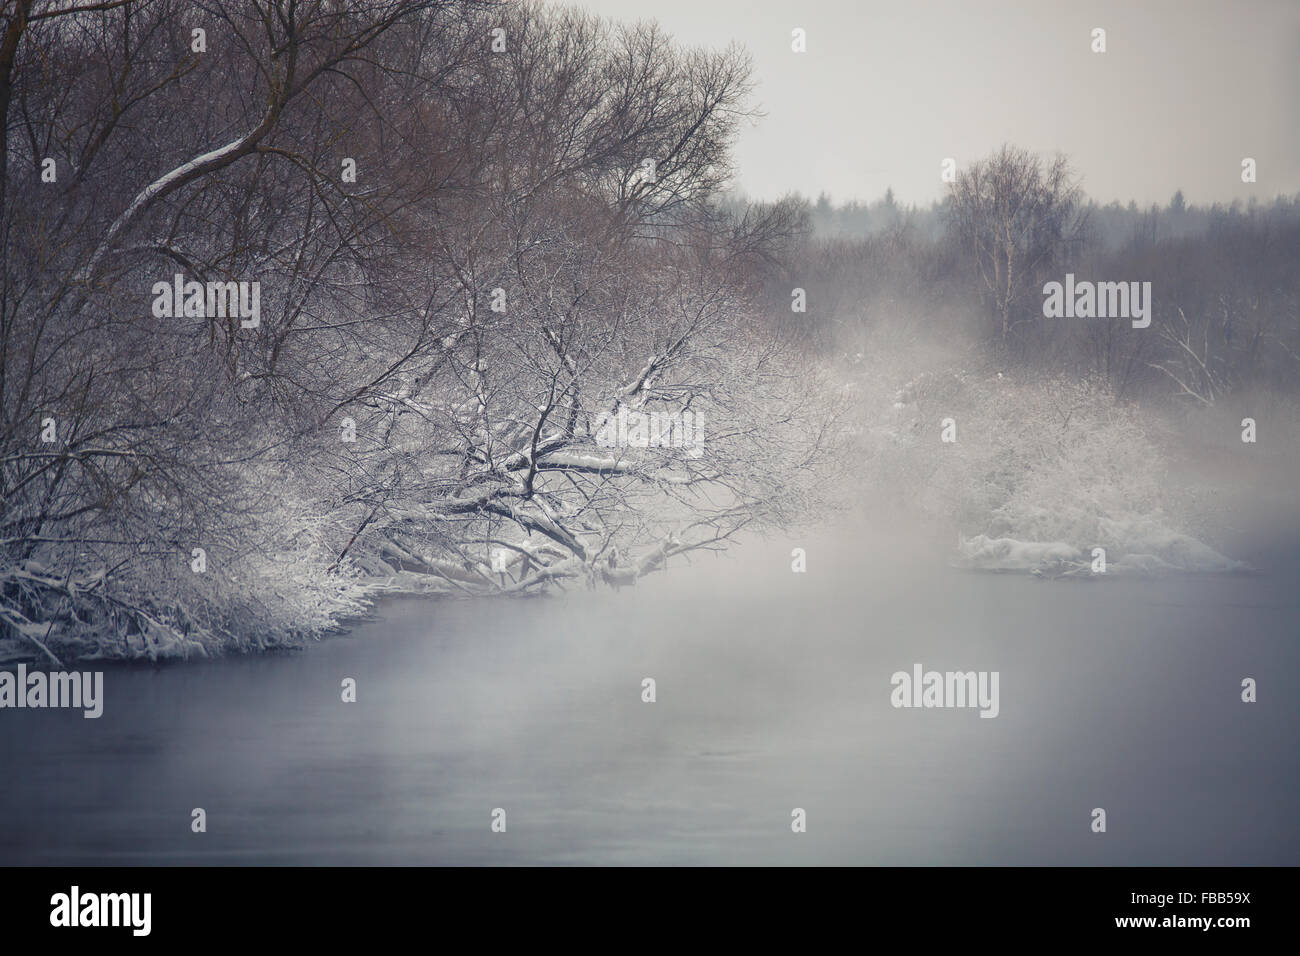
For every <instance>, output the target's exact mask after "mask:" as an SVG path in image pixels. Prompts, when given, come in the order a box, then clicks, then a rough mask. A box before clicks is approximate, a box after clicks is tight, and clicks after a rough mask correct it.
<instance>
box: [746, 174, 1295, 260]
mask: <svg viewBox="0 0 1300 956" xmlns="http://www.w3.org/2000/svg"><path fill="white" fill-rule="evenodd" d="M792 198H793V200H794V201H795V202H796V203H798V204H799V205H801V206H802V207H804V208H805V209H806V210H807V213H808V222H809V225H810V227H811V228H812V231H813V233H814V235H816V236H818V237H821V238H841V239H863V238H867V237H868V236H874V235H879V234H880V233H884V232H888V231H891V230H896V229H898V228H899V227H900V226H906V227H907V228H909V229H911V230H913V231H914V232H915V233H916V234H917V235H919V236H922V237H925V238H928V239H938V238H940V237H942V235H943V234H944V229H945V215H946V210H947V207H948V204H949V201H950V200H949V198H948V197H947V196H945V197H944V198H943V199H937V200H935V201H934V202H932V203H930V204H929V205H928V206H920V205H917V204H916V203H911V204H904V203H900V202H899V201H898V200H897V198H896V197H895V196H894V191H893V189H887V190H885V194H884V195H883V196H882V197H880V198H879V199H876V200H874V201H872V202H864V201H862V200H860V199H850V200H846V201H844V202H840V203H836V202H834V201H833V199H832V197H831V196H829V195H828V194H827V193H824V192H823V193H820V194H819V195H818V196H817V198H816V200H813V199H809V198H807V197H805V196H802V195H800V194H798V193H795V194H794V196H793V197H792ZM729 201H730V202H732V203H736V204H739V205H744V204H745V202H746V200H745V197H744V196H743V194H740V193H734V194H732V195H731V196H730V197H729ZM1086 208H1087V211H1088V215H1089V219H1090V222H1091V230H1090V239H1091V240H1092V241H1094V242H1096V243H1097V244H1098V245H1101V246H1104V247H1106V248H1110V249H1120V248H1123V247H1124V246H1126V245H1130V244H1135V243H1143V242H1148V243H1149V242H1158V241H1160V240H1164V239H1184V238H1186V237H1188V236H1196V235H1204V234H1206V233H1208V232H1210V231H1211V230H1213V229H1219V228H1225V227H1231V225H1232V224H1233V223H1238V222H1242V221H1251V220H1256V221H1257V220H1259V219H1261V218H1265V219H1268V220H1269V221H1271V222H1274V223H1283V222H1296V221H1298V220H1300V193H1297V194H1296V195H1294V196H1277V197H1275V198H1274V199H1273V200H1272V201H1271V202H1269V201H1264V202H1261V201H1259V200H1258V199H1255V198H1253V197H1252V198H1251V199H1250V200H1249V201H1248V202H1242V201H1241V200H1240V199H1234V200H1233V201H1232V202H1231V203H1226V204H1225V203H1221V202H1216V203H1211V204H1209V205H1204V204H1202V205H1197V204H1195V203H1192V202H1188V201H1187V198H1186V197H1185V196H1184V195H1183V191H1182V190H1181V189H1179V190H1177V191H1175V192H1174V194H1173V196H1172V197H1171V198H1170V200H1169V202H1168V203H1166V204H1165V205H1163V206H1162V205H1160V204H1159V203H1151V204H1150V205H1148V206H1139V205H1138V204H1137V202H1136V201H1134V200H1129V202H1128V204H1127V205H1124V204H1121V203H1120V202H1118V201H1117V200H1111V201H1110V202H1109V203H1106V204H1105V205H1102V204H1101V203H1099V202H1097V201H1096V200H1095V199H1089V200H1088V201H1087V207H1086Z"/></svg>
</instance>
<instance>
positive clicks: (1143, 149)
mask: <svg viewBox="0 0 1300 956" xmlns="http://www.w3.org/2000/svg"><path fill="white" fill-rule="evenodd" d="M576 5H578V6H584V7H586V8H587V9H589V10H592V11H594V12H596V13H599V14H601V15H603V16H607V17H610V18H612V19H619V20H637V19H655V20H658V21H659V22H660V23H661V24H663V25H664V26H665V27H667V28H668V30H669V31H670V32H671V33H672V34H673V35H674V36H675V37H676V38H677V39H678V40H680V41H682V42H684V43H687V44H691V45H705V46H710V47H723V46H726V44H727V43H728V42H729V41H731V40H736V41H738V42H740V43H741V44H743V45H744V46H745V47H747V48H748V49H749V51H750V53H751V54H752V56H753V59H754V72H755V77H756V79H757V80H758V87H757V90H756V94H755V95H756V98H757V102H758V105H759V106H760V107H761V108H762V109H763V110H765V111H766V113H767V116H766V118H764V119H762V120H760V121H759V122H758V124H757V125H756V126H755V127H754V128H752V129H745V130H744V131H743V132H742V133H741V136H740V138H739V141H738V143H737V147H736V153H735V155H736V159H737V162H738V166H739V179H738V185H739V186H740V187H741V188H742V189H744V190H745V192H747V193H748V194H749V195H751V196H755V197H760V198H774V197H776V196H779V195H782V194H784V193H786V192H789V191H791V190H798V191H799V192H802V193H804V194H805V195H812V196H815V195H816V194H817V193H819V192H821V191H823V190H824V191H826V192H829V193H830V194H831V196H832V197H833V198H834V199H835V200H836V201H840V200H844V199H849V198H853V197H857V198H860V199H874V198H877V197H879V196H880V195H881V194H882V193H883V192H884V191H885V188H886V187H888V186H892V187H893V188H894V191H895V193H896V194H897V195H898V197H899V199H901V200H903V201H905V202H918V203H928V202H929V201H930V200H932V199H936V198H938V196H939V195H940V191H941V188H942V183H941V182H940V179H939V169H940V162H941V160H942V159H943V158H944V157H949V156H950V157H953V158H954V159H955V160H956V161H957V164H958V166H962V165H964V164H966V163H967V162H970V161H971V160H973V159H977V158H979V157H981V156H984V155H985V154H987V153H989V152H990V151H991V150H993V149H994V148H996V147H997V146H998V145H999V144H1001V143H1002V142H1003V141H1010V142H1013V143H1016V144H1018V145H1021V146H1025V147H1028V148H1030V149H1033V150H1036V151H1042V152H1054V151H1056V150H1060V151H1062V152H1064V153H1066V154H1067V155H1069V156H1070V157H1071V159H1072V160H1073V161H1074V163H1075V166H1076V167H1077V169H1078V170H1079V171H1080V173H1082V175H1083V178H1084V188H1085V189H1086V190H1087V191H1088V193H1089V194H1090V195H1091V196H1093V197H1095V198H1097V199H1098V200H1100V201H1102V202H1108V201H1110V200H1111V199H1119V200H1121V201H1123V202H1127V201H1128V200H1129V199H1136V200H1137V201H1138V202H1139V203H1147V202H1152V201H1160V202H1164V201H1166V200H1168V198H1169V196H1170V195H1171V194H1172V193H1173V191H1174V189H1175V188H1178V187H1181V188H1182V189H1183V191H1184V193H1185V194H1186V196H1187V198H1188V201H1189V202H1196V203H1200V202H1209V201H1214V200H1231V199H1233V198H1234V197H1242V198H1249V197H1250V196H1252V195H1258V196H1259V197H1260V198H1261V199H1265V198H1271V197H1273V196H1274V195H1276V194H1278V193H1286V194H1292V193H1295V192H1297V191H1300V0H1087V2H1085V0H577V3H576ZM795 27H802V28H803V29H805V30H806V31H807V35H808V41H807V43H808V51H807V52H806V53H803V54H796V53H793V52H791V49H790V39H791V30H792V29H793V28H795ZM1094 27H1103V28H1104V29H1105V30H1106V41H1107V52H1106V53H1104V54H1098V53H1093V52H1092V50H1091V42H1092V41H1091V32H1092V29H1093V28H1094ZM1247 156H1249V157H1253V158H1254V159H1255V160H1256V162H1257V168H1258V171H1257V176H1258V182H1257V183H1256V184H1255V185H1253V186H1251V185H1247V184H1245V183H1243V182H1241V160H1242V158H1243V157H1247Z"/></svg>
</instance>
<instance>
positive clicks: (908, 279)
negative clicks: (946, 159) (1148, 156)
mask: <svg viewBox="0 0 1300 956" xmlns="http://www.w3.org/2000/svg"><path fill="white" fill-rule="evenodd" d="M727 203H728V204H729V205H730V206H731V207H732V208H735V209H745V210H748V211H749V213H750V214H751V215H755V214H756V212H757V211H758V210H767V211H771V210H774V209H781V210H783V211H784V217H785V219H786V221H789V222H793V223H796V224H797V226H796V227H792V228H791V230H790V235H789V238H788V240H787V241H786V243H785V244H784V246H782V247H781V248H780V249H779V251H776V252H775V253H774V252H772V251H771V250H768V252H767V254H766V255H765V257H764V258H763V260H762V261H761V262H759V263H756V266H755V268H756V269H757V271H758V272H759V273H760V274H761V276H762V279H761V283H762V285H763V286H764V288H765V294H766V297H767V298H766V301H767V303H768V308H769V309H770V313H769V314H770V315H772V316H773V317H774V319H775V321H777V322H779V323H780V324H782V325H785V324H787V323H790V322H791V321H792V319H791V312H792V311H793V312H794V313H795V315H794V316H793V325H794V326H795V327H796V328H797V329H799V331H800V332H801V334H802V335H803V336H804V337H805V340H806V341H807V342H809V343H810V344H812V345H813V346H814V347H815V348H817V349H819V350H821V351H830V350H834V351H839V352H844V351H848V352H850V353H853V352H855V351H860V350H861V349H863V348H866V347H875V346H879V345H880V343H881V342H882V341H883V342H890V341H894V342H896V341H898V337H899V336H902V337H905V338H909V339H915V337H916V336H918V335H935V336H937V337H939V338H940V339H942V340H943V341H945V342H948V343H953V344H956V343H965V344H967V345H968V346H970V347H971V350H972V355H974V354H976V353H977V352H978V353H982V354H985V355H986V356H993V357H995V358H996V361H997V362H998V363H1000V364H1005V365H1012V366H1017V367H1020V368H1023V369H1037V370H1041V371H1047V372H1050V373H1052V374H1068V375H1072V376H1074V377H1076V378H1090V379H1101V380H1104V381H1105V382H1106V384H1107V385H1108V386H1109V387H1110V388H1111V389H1112V390H1113V391H1114V392H1115V393H1116V394H1117V395H1119V396H1120V397H1127V398H1138V397H1142V398H1147V399H1156V400H1164V399H1171V398H1176V399H1178V400H1185V401H1189V402H1191V403H1193V404H1198V405H1206V406H1209V405H1213V404H1215V403H1216V402H1217V401H1219V400H1220V399H1221V398H1222V397H1224V396H1226V395H1228V394H1230V393H1233V392H1239V391H1242V390H1249V389H1256V388H1270V389H1278V390H1283V391H1288V392H1290V391H1294V390H1295V388H1296V386H1297V384H1300V375H1298V374H1297V373H1298V372H1300V269H1297V265H1298V264H1300V195H1297V196H1293V197H1289V198H1278V199H1276V200H1274V201H1272V202H1268V203H1263V202H1249V203H1241V202H1233V203H1232V204H1230V205H1227V206H1225V205H1223V204H1214V205H1210V206H1197V205H1191V204H1188V203H1186V201H1185V200H1184V197H1183V195H1182V193H1181V192H1177V193H1175V194H1174V196H1173V198H1172V199H1171V200H1170V202H1169V204H1168V205H1167V206H1165V207H1158V206H1152V207H1150V208H1148V209H1145V210H1143V209H1139V208H1138V207H1137V205H1136V204H1134V203H1130V204H1129V205H1128V206H1127V207H1123V206H1120V205H1119V204H1118V203H1111V204H1109V205H1106V206H1101V205H1098V204H1097V203H1096V202H1095V201H1093V200H1090V199H1088V197H1086V196H1085V195H1084V194H1083V192H1082V190H1081V188H1080V187H1079V179H1078V177H1077V175H1076V174H1075V172H1074V170H1073V169H1072V168H1071V166H1070V164H1069V161H1068V159H1067V158H1065V157H1060V156H1058V157H1056V158H1048V157H1043V156H1039V155H1036V154H1033V153H1030V152H1028V151H1026V150H1023V149H1019V148H1016V147H1014V146H1004V147H1002V148H1001V149H1000V150H998V151H997V152H995V153H993V154H992V155H990V156H989V157H987V158H986V159H984V160H981V161H979V162H977V163H974V164H971V166H969V167H968V168H967V169H965V170H962V171H961V172H960V173H959V174H958V176H957V181H956V182H955V183H953V184H952V185H951V186H950V188H949V192H948V194H947V195H946V196H945V197H944V199H943V200H942V201H941V202H936V203H934V204H932V205H931V206H930V207H928V208H916V207H906V206H903V205H901V204H899V203H898V202H897V201H896V200H895V198H894V196H893V194H892V192H888V193H886V195H885V196H884V197H883V198H882V199H880V200H877V201H876V202H873V203H860V202H852V203H848V204H844V205H840V206H834V205H832V203H831V202H830V200H829V198H828V197H826V196H825V195H823V196H821V197H820V198H819V199H818V200H817V201H816V202H809V201H808V200H807V199H806V198H803V197H800V196H797V195H795V196H789V197H786V198H785V199H782V200H781V201H779V202H777V203H772V204H756V203H746V202H745V201H744V200H743V199H741V198H739V197H738V196H736V195H734V194H733V195H732V196H730V197H728V200H727ZM1070 274H1072V275H1073V276H1074V277H1075V279H1077V280H1078V281H1079V282H1080V283H1083V282H1091V283H1107V284H1111V283H1124V284H1126V286H1128V287H1129V288H1132V284H1133V283H1139V284H1145V283H1150V290H1151V302H1150V304H1149V305H1150V310H1151V314H1150V316H1149V324H1143V323H1146V321H1147V320H1146V319H1142V320H1137V319H1136V318H1135V317H1131V316H1128V315H1115V314H1111V315H1106V314H1104V312H1099V313H1098V314H1095V315H1092V316H1088V315H1086V314H1084V315H1080V316H1079V317H1074V316H1075V313H1074V311H1073V310H1071V312H1070V313H1069V314H1070V315H1071V317H1070V318H1052V317H1048V316H1045V315H1044V287H1045V285H1046V284H1047V283H1050V282H1062V281H1063V280H1065V277H1066V276H1067V275H1070ZM1138 326H1140V327H1138ZM868 343H870V344H868Z"/></svg>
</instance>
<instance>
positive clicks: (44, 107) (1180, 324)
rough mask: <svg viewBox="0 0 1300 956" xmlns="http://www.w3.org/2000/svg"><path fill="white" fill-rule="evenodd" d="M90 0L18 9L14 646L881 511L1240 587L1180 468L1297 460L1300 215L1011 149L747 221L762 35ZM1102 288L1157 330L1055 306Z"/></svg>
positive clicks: (9, 77) (289, 608) (319, 611)
mask: <svg viewBox="0 0 1300 956" xmlns="http://www.w3.org/2000/svg"><path fill="white" fill-rule="evenodd" d="M83 6H84V7H86V9H83V10H70V8H69V6H68V5H67V4H63V3H53V2H36V0H17V2H15V3H10V4H8V5H7V6H6V7H5V9H4V13H3V15H2V16H0V131H2V133H0V135H3V137H4V139H3V143H2V146H3V150H4V158H5V162H4V165H3V167H2V168H0V267H2V269H3V277H2V278H0V397H2V402H0V405H2V408H3V413H2V417H0V483H2V485H3V512H2V513H0V524H2V525H3V529H2V530H0V659H19V658H27V659H43V660H47V661H55V660H57V661H68V660H72V659H77V658H87V657H95V658H139V657H149V658H155V659H156V658H160V657H174V656H182V657H183V656H191V655H206V654H212V653H218V652H222V651H227V650H236V649H238V650H250V649H261V648H267V647H273V646H284V645H293V644H296V643H300V642H302V641H303V640H306V639H311V638H314V637H317V636H319V635H321V634H322V633H324V632H326V631H328V630H330V629H331V628H335V627H337V626H339V625H340V624H341V623H343V622H346V621H348V620H351V619H353V618H355V617H356V616H358V615H361V614H363V613H365V611H366V608H367V607H368V605H369V603H370V602H372V601H373V600H374V599H375V598H376V596H378V595H381V594H385V593H390V592H394V591H397V592H415V593H431V594H446V595H480V594H491V593H498V592H499V593H507V594H515V595H537V594H544V593H547V592H549V591H551V590H552V589H556V588H569V589H572V588H574V587H579V588H581V587H602V588H603V587H624V586H628V585H632V584H635V582H636V580H637V579H638V578H639V577H641V576H643V575H647V574H651V573H661V572H663V571H665V570H666V571H667V572H668V573H673V571H674V569H675V568H676V569H680V568H683V567H685V566H686V562H687V561H688V560H690V559H691V557H692V555H693V553H697V552H702V551H712V550H718V549H722V548H725V547H727V546H728V545H729V544H730V543H731V542H733V541H734V540H735V538H736V537H737V536H738V535H740V534H741V533H744V534H749V533H762V532H764V531H770V530H772V529H778V528H790V527H798V526H800V525H802V524H805V523H808V522H813V521H817V520H823V519H825V518H827V517H829V516H831V515H833V514H835V513H837V512H838V511H839V510H842V509H846V508H851V507H859V506H862V505H864V503H865V504H867V505H869V506H870V507H872V508H877V509H880V510H882V511H889V512H891V513H895V514H898V513H903V514H907V515H912V516H915V521H916V526H917V527H918V528H919V529H924V533H926V534H930V533H933V534H934V535H935V536H936V537H939V538H942V539H943V540H945V541H946V547H947V548H948V549H949V550H951V551H952V554H951V555H949V557H951V558H952V559H954V560H956V561H957V562H958V563H961V564H963V565H966V566H970V567H975V568H981V569H989V570H1025V571H1030V570H1036V571H1040V572H1041V571H1044V570H1048V571H1051V572H1052V573H1068V572H1069V571H1070V570H1072V569H1075V568H1078V567H1087V566H1088V565H1089V563H1090V562H1092V561H1093V560H1094V559H1093V557H1092V556H1091V552H1092V550H1093V549H1094V548H1095V547H1102V548H1105V549H1106V551H1107V555H1108V559H1109V561H1110V562H1111V566H1112V567H1113V568H1115V569H1116V570H1129V571H1132V572H1140V573H1152V572H1159V571H1167V570H1171V569H1176V570H1183V571H1232V570H1241V569H1243V568H1245V566H1246V565H1245V563H1243V562H1242V561H1241V560H1239V559H1238V558H1237V557H1235V556H1233V555H1231V554H1230V553H1229V551H1230V549H1229V548H1227V547H1226V546H1225V545H1224V544H1223V542H1222V541H1220V540H1219V539H1218V537H1216V535H1218V533H1219V531H1220V530H1221V529H1219V528H1217V527H1216V525H1215V521H1214V515H1213V514H1212V513H1211V512H1209V511H1207V508H1206V505H1205V502H1204V501H1203V500H1202V497H1203V493H1204V489H1200V490H1198V489H1196V488H1190V487H1182V486H1180V485H1179V484H1178V483H1176V482H1171V481H1170V480H1169V478H1168V468H1169V467H1170V466H1171V465H1172V464H1173V463H1175V461H1176V460H1177V458H1178V455H1179V454H1180V453H1188V449H1189V447H1190V443H1191V438H1190V437H1189V436H1193V435H1195V436H1198V439H1197V440H1198V441H1199V442H1201V443H1202V444H1203V445H1205V444H1208V446H1210V448H1211V450H1213V449H1214V448H1220V449H1228V448H1234V447H1235V448H1237V449H1241V448H1242V447H1243V445H1242V440H1241V433H1242V430H1243V424H1242V419H1243V418H1247V417H1248V418H1250V419H1252V421H1254V422H1255V423H1256V424H1257V426H1258V428H1259V430H1260V433H1261V437H1260V438H1259V440H1258V451H1259V453H1260V456H1268V455H1274V456H1278V455H1283V456H1284V455H1285V454H1290V452H1283V451H1278V449H1279V448H1281V449H1294V448H1296V447H1297V442H1296V441H1295V438H1296V435H1295V434H1294V429H1295V427H1296V426H1295V422H1296V420H1297V417H1296V415H1295V411H1296V402H1295V393H1296V386H1297V382H1298V376H1297V367H1298V363H1300V269H1297V268H1296V265H1297V261H1300V197H1273V196H1261V199H1260V201H1259V202H1258V203H1251V204H1248V205H1246V206H1237V205H1234V206H1232V207H1226V208H1225V207H1220V206H1205V205H1196V204H1195V203H1194V202H1192V201H1190V200H1187V199H1184V198H1183V196H1182V194H1181V193H1179V194H1177V195H1175V196H1174V198H1173V199H1172V200H1171V201H1170V203H1169V205H1168V206H1167V207H1164V208H1151V209H1145V210H1138V209H1137V208H1136V207H1130V208H1128V209H1125V208H1124V207H1122V206H1120V205H1118V204H1116V203H1110V204H1107V203H1108V202H1109V197H1105V201H1103V198H1102V197H1092V198H1090V197H1089V196H1088V195H1087V194H1086V192H1085V190H1084V184H1083V180H1082V178H1081V176H1080V173H1079V172H1078V171H1077V170H1076V169H1075V168H1074V167H1073V166H1072V164H1071V162H1070V160H1069V158H1068V157H1065V156H1058V155H1041V154H1037V153H1033V152H1030V151H1027V150H1025V149H1022V148H1019V147H1017V146H1016V145H1014V144H1008V145H1006V146H1004V147H1002V148H1001V149H999V150H997V151H995V152H993V153H991V154H990V155H988V156H987V157H985V158H984V159H982V160H979V161H978V162H974V163H970V164H967V165H965V166H963V167H959V168H958V169H957V170H956V172H955V176H954V178H953V180H952V182H951V183H950V184H948V186H947V187H946V198H945V199H944V200H943V202H941V203H939V204H937V205H936V206H935V207H933V208H931V209H926V210H917V209H915V208H904V207H902V206H900V205H898V204H897V203H895V202H894V201H893V197H892V195H891V196H889V197H886V198H885V199H883V200H880V201H878V202H873V203H870V204H856V205H854V206H852V207H847V206H839V207H835V206H833V205H832V204H831V203H830V202H829V201H828V200H823V201H821V202H816V203H814V202H810V201H809V200H807V199H805V198H802V197H799V196H794V195H792V196H789V197H787V198H786V199H783V200H781V201H777V202H750V201H747V200H745V199H744V198H743V197H742V196H741V195H739V194H738V193H737V192H735V191H734V190H733V189H732V173H733V169H732V166H731V158H730V157H731V153H730V150H731V146H732V144H733V142H734V139H735V136H736V134H737V130H738V129H739V128H740V125H741V124H743V123H749V122H756V121H761V118H760V115H759V108H758V104H757V103H756V102H755V100H754V96H753V86H754V79H753V77H752V75H751V67H750V60H749V57H748V54H747V53H746V52H745V51H744V50H743V49H741V48H739V47H731V48H727V49H694V48H688V47H684V46H682V45H680V44H678V43H676V42H675V41H674V40H673V39H672V37H670V36H669V35H667V34H666V33H665V32H664V31H662V30H661V29H659V28H657V27H656V26H654V25H653V24H652V23H649V22H644V23H639V24H636V25H625V24H620V23H615V22H610V21H606V20H602V19H600V18H598V17H596V16H594V15H592V14H590V13H587V12H583V11H579V10H576V9H569V8H566V7H563V6H559V5H545V6H542V5H539V4H529V3H509V4H504V5H503V4H496V3H481V2H471V0H363V2H350V3H343V2H336V0H301V2H289V3H262V2H247V0H211V2H207V3H204V4H191V3H182V2H179V0H132V2H120V3H119V2H106V3H95V4H85V5H83ZM935 172H936V176H937V175H938V174H939V169H938V165H937V163H936V170H935ZM1067 274H1069V275H1071V276H1073V277H1075V278H1077V279H1078V280H1079V281H1080V282H1084V281H1090V280H1096V281H1124V282H1130V281H1131V282H1138V281H1141V282H1149V283H1150V284H1151V285H1150V287H1151V289H1152V290H1153V292H1152V294H1151V298H1150V300H1149V302H1148V303H1147V304H1148V305H1149V306H1150V316H1149V318H1150V323H1149V325H1148V326H1146V327H1135V325H1134V323H1133V321H1131V320H1130V318H1128V317H1126V316H1111V317H1108V318H1069V319H1066V318H1050V317H1047V316H1045V315H1044V291H1043V290H1044V284H1045V283H1049V282H1052V281H1056V282H1060V281H1062V280H1064V279H1065V277H1066V275H1067ZM661 420H662V421H667V422H670V424H671V427H672V428H673V429H676V430H675V431H670V430H668V429H667V428H664V427H663V426H661V424H660V422H661ZM949 420H951V422H952V426H951V428H949V426H947V425H946V424H945V422H946V421H949ZM683 421H688V422H689V423H690V428H689V429H688V430H687V432H686V433H685V434H686V440H682V437H683V432H682V430H681V425H682V422H683ZM611 428H613V429H614V430H615V431H617V432H618V433H619V436H620V440H616V441H610V440H606V439H607V438H608V435H609V433H610V429H611ZM629 428H630V429H631V430H632V433H633V437H632V438H631V439H629V437H628V435H629V432H628V429H629ZM945 429H947V430H948V431H949V432H950V433H951V435H952V436H953V437H954V438H955V440H951V441H950V440H947V439H946V438H942V436H943V435H944V433H945ZM1288 430H1290V431H1288ZM1284 435H1285V436H1286V438H1285V439H1283V437H1282V436H1284ZM656 438H659V439H662V440H656ZM1246 447H1250V448H1251V450H1252V453H1253V452H1254V450H1255V448H1256V446H1255V445H1250V446H1246ZM1272 460H1274V461H1275V462H1277V463H1278V464H1279V467H1281V466H1282V465H1285V464H1287V462H1286V461H1284V460H1282V459H1280V458H1276V457H1275V458H1274V459H1272ZM954 544H955V550H953V548H954Z"/></svg>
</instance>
